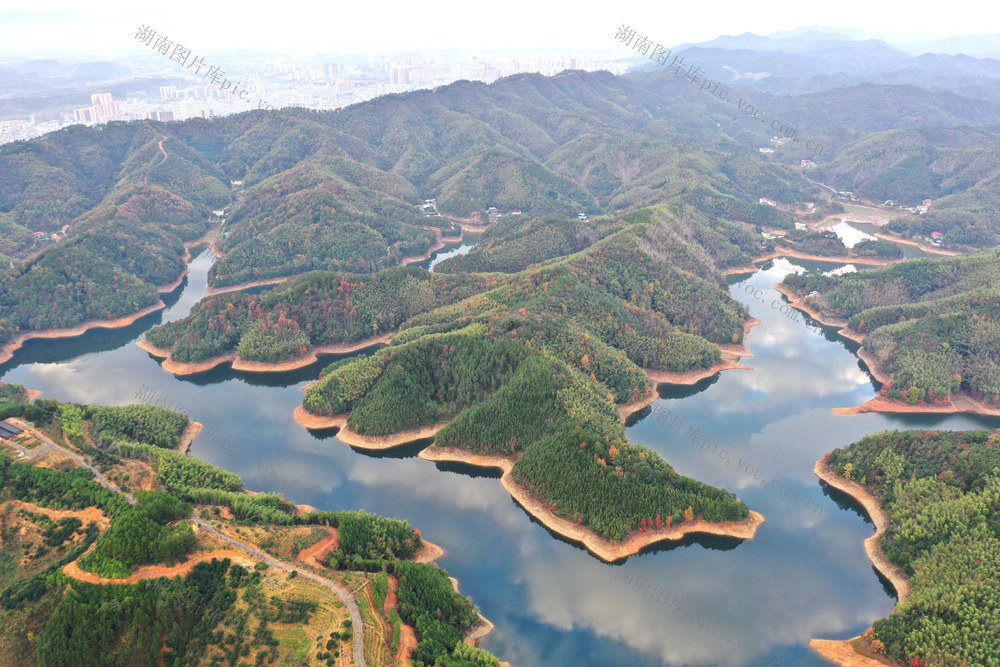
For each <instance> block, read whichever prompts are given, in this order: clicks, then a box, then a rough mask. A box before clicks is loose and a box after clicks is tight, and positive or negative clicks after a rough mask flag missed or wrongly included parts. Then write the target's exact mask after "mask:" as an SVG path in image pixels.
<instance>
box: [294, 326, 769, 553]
mask: <svg viewBox="0 0 1000 667" xmlns="http://www.w3.org/2000/svg"><path fill="white" fill-rule="evenodd" d="M757 324H760V321H759V320H756V319H752V318H751V319H749V320H747V321H746V322H745V323H744V332H745V335H746V334H748V333H749V332H750V330H751V329H752V328H753V327H754V326H756V325H757ZM720 347H721V348H722V350H723V361H722V362H720V363H718V364H715V365H714V366H712V367H711V368H707V369H701V370H695V371H688V372H686V373H667V372H665V371H650V370H646V371H645V372H646V375H647V377H649V379H650V380H651V381H652V383H653V384H651V386H650V387H649V389H648V391H647V393H646V395H645V396H643V397H642V398H639V399H637V400H635V401H632V402H630V403H625V404H622V405H619V406H618V412H619V415H620V416H621V418H622V419H623V420H624V419H625V418H627V417H628V416H629V415H631V414H632V413H634V412H637V411H639V410H642V409H643V408H645V407H646V406H648V405H650V404H651V403H653V402H654V401H656V400H657V398H659V394H658V393H657V392H656V384H659V383H664V382H671V383H674V384H687V385H691V384H695V383H697V382H698V381H699V380H702V379H704V378H706V377H711V376H713V375H715V374H716V373H718V372H720V371H723V370H729V369H734V368H744V369H746V368H749V367H747V366H742V365H741V364H739V363H737V362H738V360H739V359H740V357H742V356H753V355H752V354H751V353H750V352H749V351H748V350H747V349H746V347H745V346H743V345H726V346H720ZM750 370H752V369H750ZM659 378H667V379H663V380H660V379H659ZM294 414H295V421H296V422H298V423H299V424H301V425H302V426H304V427H306V428H309V429H325V428H339V429H340V430H339V432H338V433H337V438H338V439H339V440H341V441H343V442H344V443H346V444H348V445H350V446H352V447H356V448H358V449H368V450H377V451H381V450H386V449H392V448H393V447H398V446H401V445H404V444H407V443H411V442H414V441H416V440H422V439H425V438H432V437H434V436H435V435H436V434H437V433H438V431H440V430H441V429H442V428H444V427H445V426H447V424H448V422H440V423H438V424H433V425H429V426H424V427H421V428H418V429H413V430H410V431H401V432H398V433H393V434H391V435H388V436H365V435H361V434H359V433H356V432H354V431H352V430H350V429H349V428H348V427H347V419H348V417H350V413H344V414H339V415H330V416H324V415H314V414H312V413H310V412H308V411H307V410H306V409H305V407H304V406H302V405H299V406H298V407H296V408H295V413H294ZM418 456H420V458H423V459H427V460H429V461H438V462H445V461H447V462H457V463H466V464H469V465H475V466H480V467H486V468H499V469H500V470H501V471H502V472H503V475H502V476H501V478H500V482H501V484H502V485H503V487H504V489H506V490H507V492H508V493H510V495H511V496H512V497H513V498H514V500H515V501H517V503H518V504H519V505H521V507H523V508H524V509H525V511H527V512H528V513H529V514H530V515H531V516H533V517H535V518H536V519H537V520H538V521H539V522H541V523H542V524H543V525H544V526H546V527H547V528H548V529H549V530H551V531H553V532H555V533H558V534H559V535H562V536H563V537H566V538H567V539H570V540H572V541H574V542H578V543H580V544H582V545H583V546H584V547H585V548H586V549H587V550H588V551H590V552H591V553H592V554H594V555H595V556H597V557H598V558H600V559H602V560H604V561H606V562H613V561H616V560H621V559H623V558H627V557H628V556H632V555H635V554H637V553H639V552H640V551H641V550H642V549H644V548H646V547H647V546H650V545H652V544H656V543H657V542H662V541H664V540H679V539H681V538H683V537H684V536H685V535H688V534H692V533H701V534H709V535H718V536H725V537H734V538H737V539H752V538H753V536H754V535H755V534H756V531H757V527H758V526H759V525H760V524H761V523H763V522H764V517H763V515H761V514H759V513H757V512H754V511H751V512H750V516H749V518H747V519H744V520H742V521H727V522H714V523H713V522H709V521H705V520H703V519H700V518H699V519H696V520H694V521H687V522H684V523H682V524H678V525H676V526H671V527H669V528H660V529H656V530H653V529H651V530H646V531H643V532H636V533H632V534H631V535H629V536H628V537H627V538H626V539H625V540H624V541H623V542H611V541H609V540H605V539H603V538H601V537H599V536H598V535H597V533H595V532H594V531H592V530H590V529H589V528H584V527H583V526H579V525H577V524H575V523H572V522H571V521H568V520H566V519H563V518H562V517H559V516H557V515H556V514H555V513H553V512H551V511H550V510H548V509H547V508H546V507H545V506H544V505H542V504H541V503H540V502H539V501H537V500H535V499H534V498H533V497H532V496H531V495H530V494H529V493H528V491H527V490H526V489H524V488H523V487H521V486H520V485H518V484H517V483H515V482H514V480H513V477H512V476H511V471H512V470H513V467H514V461H513V460H511V459H509V458H506V457H502V456H485V455H480V454H473V453H471V452H467V451H464V450H459V449H454V448H443V447H439V446H437V444H435V443H432V444H431V445H430V446H429V447H427V448H425V449H424V450H422V451H421V452H420V453H419V454H418Z"/></svg>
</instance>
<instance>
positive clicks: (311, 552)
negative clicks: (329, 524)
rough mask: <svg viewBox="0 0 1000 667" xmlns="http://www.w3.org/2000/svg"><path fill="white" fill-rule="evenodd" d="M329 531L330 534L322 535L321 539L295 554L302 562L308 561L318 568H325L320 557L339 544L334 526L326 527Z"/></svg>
mask: <svg viewBox="0 0 1000 667" xmlns="http://www.w3.org/2000/svg"><path fill="white" fill-rule="evenodd" d="M327 530H329V531H330V535H329V536H327V537H324V538H323V539H322V540H320V541H319V542H317V543H316V544H314V545H312V546H311V547H306V548H305V549H303V550H302V551H300V552H299V555H298V556H296V558H298V559H299V560H300V561H302V562H303V563H308V564H310V565H315V566H316V567H319V568H325V567H326V566H325V565H323V562H322V558H323V556H325V555H326V554H327V552H329V551H333V550H334V549H336V548H337V547H339V546H340V538H339V537H338V536H337V529H336V528H327Z"/></svg>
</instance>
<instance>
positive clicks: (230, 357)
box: [136, 332, 395, 375]
mask: <svg viewBox="0 0 1000 667" xmlns="http://www.w3.org/2000/svg"><path fill="white" fill-rule="evenodd" d="M394 335H395V332H389V333H385V334H382V335H380V336H372V337H371V338H365V339H364V340H360V341H357V342H355V343H336V344H333V345H317V346H316V347H315V348H314V349H313V350H312V351H311V352H310V353H309V354H307V355H306V356H304V357H298V358H296V359H290V360H288V361H277V362H273V363H272V362H266V361H248V360H246V359H241V358H240V356H239V354H237V353H236V352H227V353H226V354H222V355H219V356H217V357H212V358H210V359H206V360H205V361H197V362H191V363H185V362H180V361H174V360H173V359H171V358H170V350H168V349H166V348H163V347H156V346H155V345H153V344H152V343H150V342H149V341H148V340H146V339H145V338H144V339H142V340H140V341H136V345H138V346H139V347H141V348H142V349H143V350H145V351H146V352H148V353H149V354H151V355H153V356H154V357H160V358H161V359H163V363H162V364H161V367H162V368H163V370H165V371H167V372H168V373H172V374H174V375H194V374H196V373H203V372H205V371H207V370H211V369H213V368H215V367H216V366H219V365H220V364H224V363H226V362H232V368H233V370H235V371H246V372H250V373H282V372H285V371H292V370H296V369H299V368H305V367H306V366H310V365H312V364H314V363H316V362H317V361H319V355H321V354H348V353H350V352H357V351H358V350H363V349H365V348H368V347H373V346H375V345H382V344H387V343H388V342H389V341H391V340H392V337H393V336H394Z"/></svg>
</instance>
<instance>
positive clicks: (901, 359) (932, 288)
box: [785, 250, 1000, 406]
mask: <svg viewBox="0 0 1000 667" xmlns="http://www.w3.org/2000/svg"><path fill="white" fill-rule="evenodd" d="M785 283H786V284H787V285H788V286H789V287H790V288H791V289H792V290H793V291H794V292H795V293H796V294H798V295H800V296H805V297H806V302H807V303H808V304H809V305H810V306H812V307H814V308H816V309H817V310H819V311H820V312H823V313H825V314H828V315H832V316H834V317H841V318H847V322H848V326H849V327H850V328H851V329H852V330H854V331H855V332H858V333H860V334H862V335H863V336H864V343H863V348H862V349H863V350H864V351H866V352H867V353H869V354H870V355H871V356H872V358H873V359H874V360H875V362H876V363H877V364H878V366H879V368H880V369H881V370H882V371H883V372H884V373H885V374H886V375H888V376H889V378H890V379H889V382H888V383H887V384H886V386H885V387H884V388H883V393H884V394H885V395H886V396H887V397H889V398H892V399H896V400H905V401H908V402H909V403H911V404H917V403H921V402H927V403H942V402H946V401H948V400H949V399H950V398H952V396H953V394H955V393H958V392H963V393H969V394H971V395H972V396H973V397H974V398H976V399H979V400H982V401H985V402H986V403H988V404H989V405H992V406H1000V365H998V363H997V360H998V359H1000V347H998V346H1000V327H998V320H1000V251H998V250H984V251H980V252H978V253H975V254H971V255H963V256H960V257H949V258H945V259H919V260H911V261H907V262H903V263H901V264H896V265H894V266H888V267H885V268H882V269H877V270H872V271H861V272H858V273H850V274H844V275H841V276H835V277H828V276H823V275H820V274H808V275H795V274H791V275H789V276H787V277H786V278H785ZM812 292H818V294H814V295H812V296H809V295H810V294H811V293H812Z"/></svg>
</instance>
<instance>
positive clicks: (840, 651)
mask: <svg viewBox="0 0 1000 667" xmlns="http://www.w3.org/2000/svg"><path fill="white" fill-rule="evenodd" d="M829 458H830V453H829V452H827V453H826V454H824V455H823V458H822V459H820V460H819V461H817V462H816V465H815V466H814V467H813V472H814V473H816V476H817V477H819V478H820V479H821V480H823V481H824V482H826V483H827V484H829V485H830V486H832V487H833V488H835V489H837V490H839V491H842V492H843V493H846V494H847V495H849V496H850V497H852V498H854V499H855V500H856V501H858V502H859V503H860V504H861V506H862V507H864V508H865V512H866V513H867V514H868V516H869V518H870V519H871V521H872V523H873V524H875V534H874V535H872V536H871V537H869V538H868V539H866V540H865V552H866V553H867V554H868V558H869V560H871V562H872V565H873V566H875V569H877V570H878V571H879V573H881V574H882V576H884V577H885V578H886V579H888V580H889V583H891V584H892V587H893V589H895V591H896V597H897V602H896V607H895V608H894V611H895V610H896V609H899V605H901V604H902V603H903V602H905V601H906V598H907V597H908V596H909V595H910V590H911V588H910V580H909V578H908V577H907V576H906V573H905V572H903V569H902V568H900V567H899V566H898V565H895V564H893V563H891V562H890V561H889V559H888V558H887V557H886V555H885V552H883V551H882V548H881V546H879V538H880V537H881V535H882V533H884V532H885V530H886V528H888V526H889V515H888V513H887V512H886V511H885V508H883V507H882V504H881V503H880V502H879V499H878V498H877V497H876V496H875V495H874V494H872V493H871V492H870V491H869V490H868V489H866V488H865V487H863V486H861V485H860V484H858V483H857V482H855V481H853V480H849V479H846V478H844V477H841V476H840V475H838V474H837V473H835V472H834V471H833V469H831V468H830V466H829V464H828V461H829ZM857 640H858V637H854V638H852V639H845V640H832V639H811V640H810V641H809V647H810V648H811V649H813V650H814V651H816V652H817V653H819V654H820V655H822V656H823V657H824V658H826V659H828V660H831V661H833V662H835V663H836V664H838V665H841V666H842V667H868V666H872V667H874V666H877V665H885V664H895V663H892V662H890V663H886V662H883V661H881V660H876V659H874V658H869V657H867V656H864V655H862V654H860V653H858V652H856V651H855V649H854V646H853V644H854V643H855V642H856V641H857Z"/></svg>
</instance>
